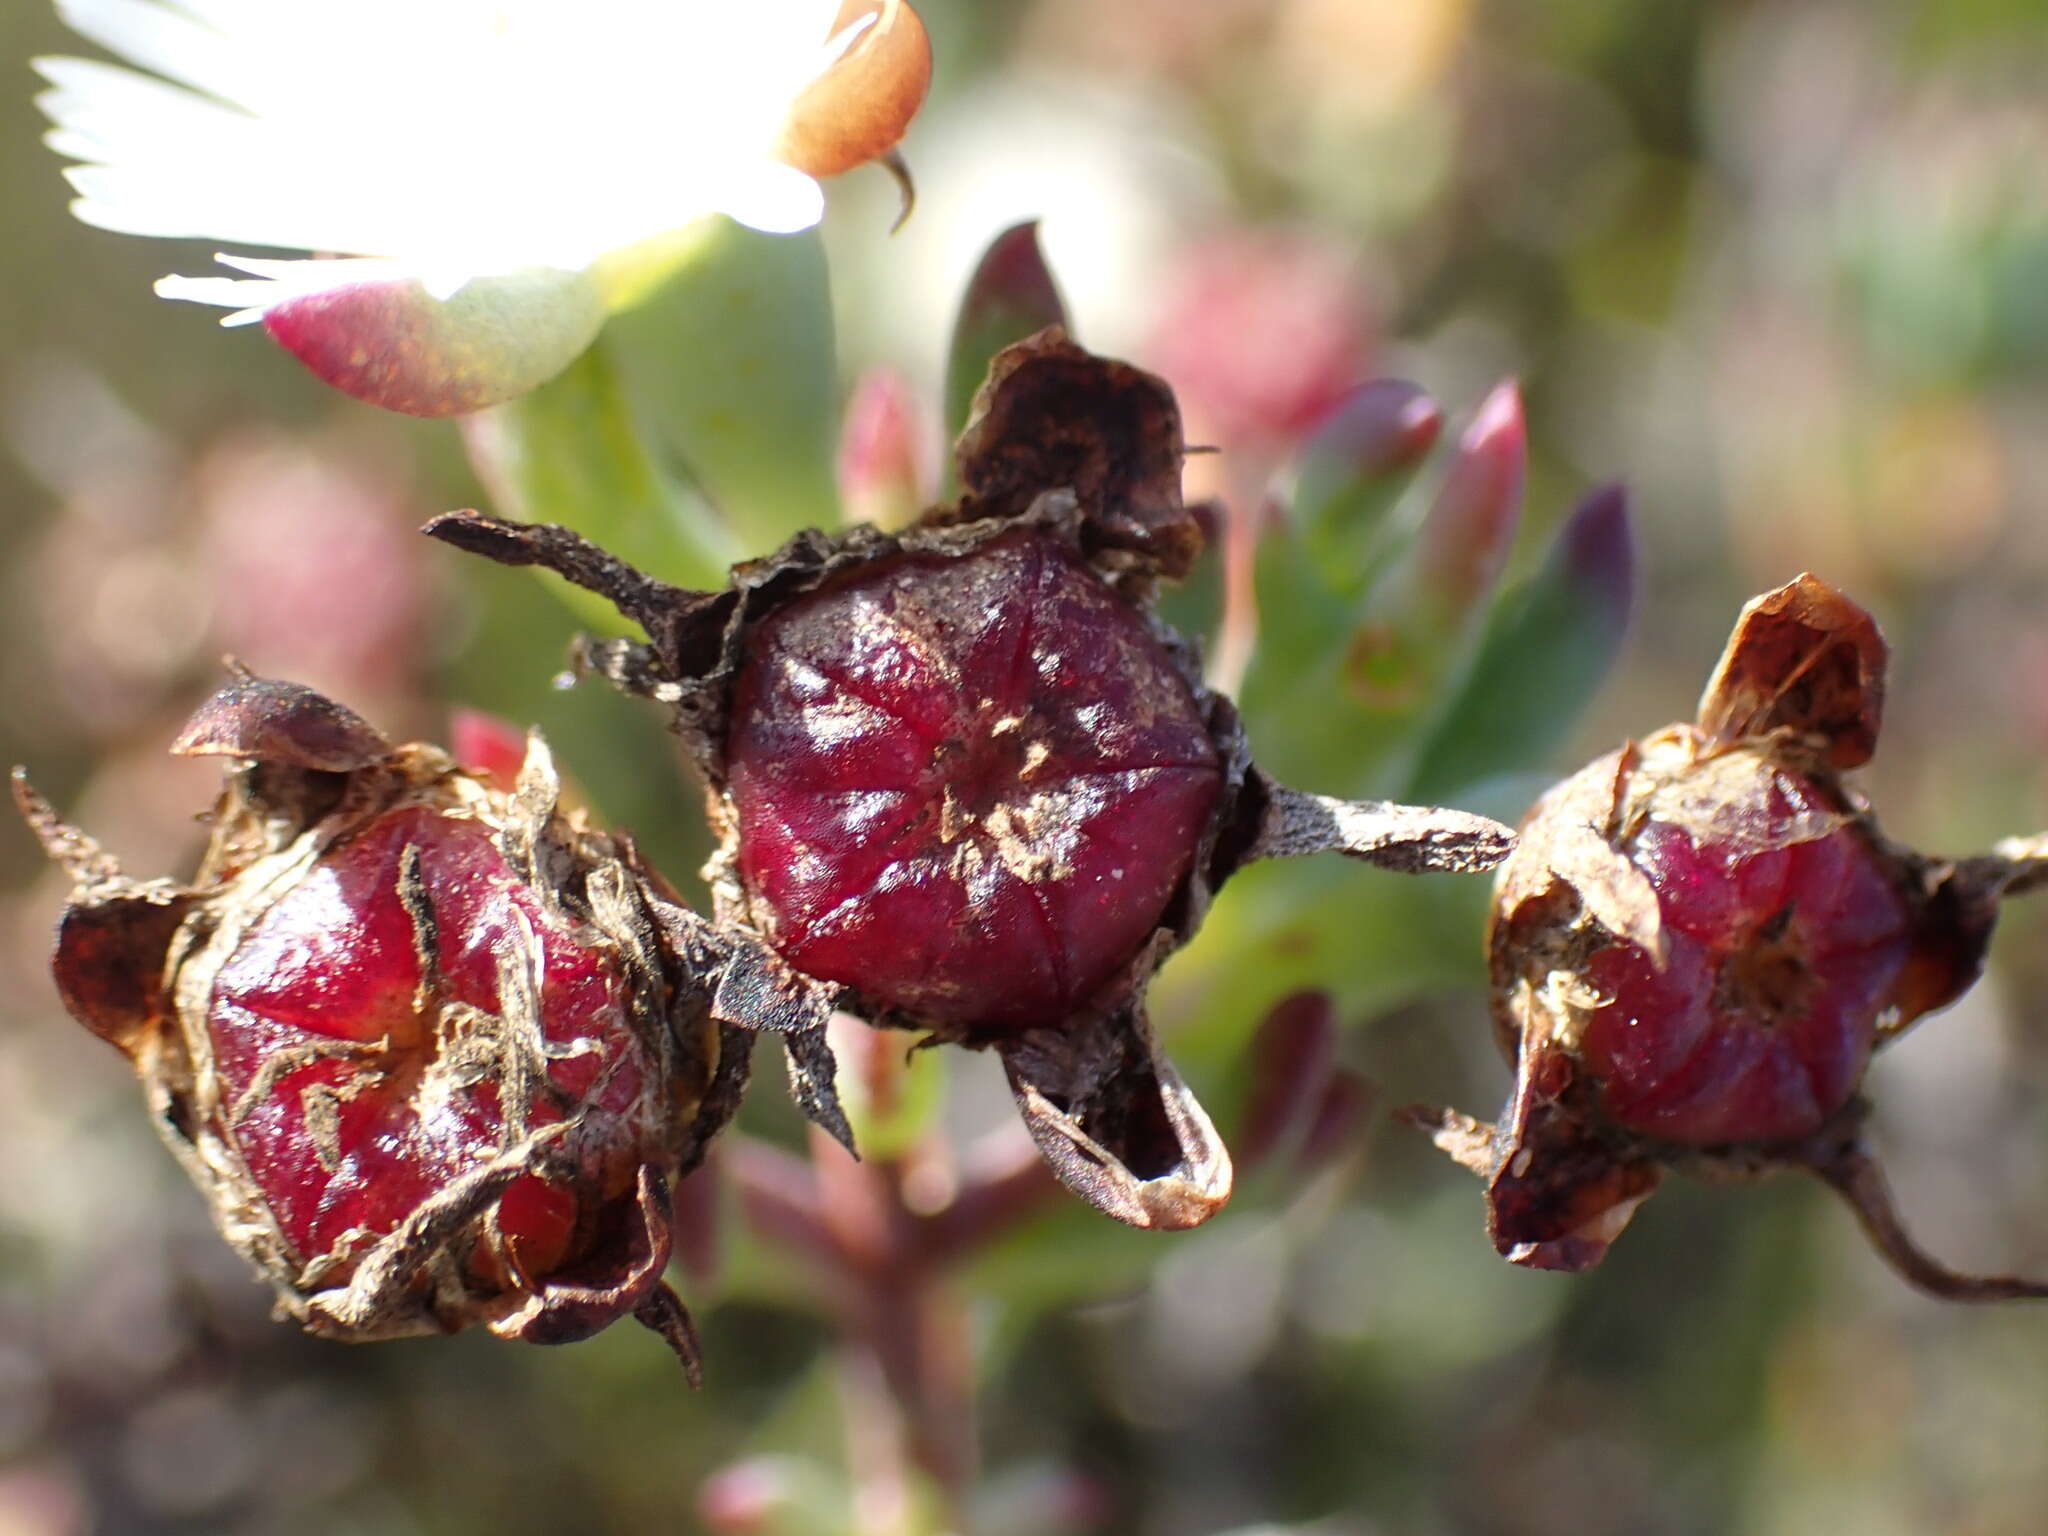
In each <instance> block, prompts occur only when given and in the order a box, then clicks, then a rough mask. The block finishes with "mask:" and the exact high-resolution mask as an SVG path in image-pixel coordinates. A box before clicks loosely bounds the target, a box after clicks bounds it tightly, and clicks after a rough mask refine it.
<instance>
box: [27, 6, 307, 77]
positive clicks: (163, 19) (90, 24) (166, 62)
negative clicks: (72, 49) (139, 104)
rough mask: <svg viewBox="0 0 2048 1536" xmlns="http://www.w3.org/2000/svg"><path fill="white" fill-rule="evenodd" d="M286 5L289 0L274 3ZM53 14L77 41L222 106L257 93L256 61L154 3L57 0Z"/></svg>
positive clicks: (217, 34) (219, 36)
mask: <svg viewBox="0 0 2048 1536" xmlns="http://www.w3.org/2000/svg"><path fill="white" fill-rule="evenodd" d="M278 3H279V4H280V5H281V6H289V5H291V4H292V3H294V0H278ZM57 14H58V15H59V16H60V17H62V18H63V21H64V24H65V25H66V26H68V27H70V28H71V30H72V31H74V32H76V33H78V34H79V35H80V36H81V37H89V38H91V39H92V40H93V41H94V42H96V43H98V44H99V45H100V46H101V47H102V48H105V49H106V50H107V51H108V52H110V53H118V54H120V55H121V56H122V57H123V58H125V59H127V60H129V61H130V62H131V63H135V64H140V65H141V66H142V67H143V68H144V69H152V70H155V71H156V72H157V73H158V74H160V75H162V76H163V77H164V78H165V79H167V80H178V81H182V82H183V83H184V84H186V85H189V86H192V87H194V88H196V89H198V90H201V91H205V92H206V93H208V94H209V95H212V96H217V97H219V98H220V99H221V100H223V101H240V100H242V99H244V93H245V92H246V91H248V90H250V89H251V88H252V87H254V88H258V89H260V87H261V82H262V70H261V64H262V62H263V61H262V60H260V59H255V58H252V57H250V55H249V53H248V50H246V49H245V48H242V47H239V46H237V44H236V42H235V40H234V39H233V38H232V37H230V36H229V35H228V34H227V33H224V32H220V31H217V30H215V29H214V28H212V27H209V26H205V25H203V24H201V23H200V22H198V21H197V20H195V19H193V18H192V17H191V16H190V15H189V14H185V13H181V12H179V11H176V10H172V9H171V8H169V7H168V6H164V5H159V4H157V3H156V0H57Z"/></svg>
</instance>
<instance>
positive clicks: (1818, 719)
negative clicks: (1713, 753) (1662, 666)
mask: <svg viewBox="0 0 2048 1536" xmlns="http://www.w3.org/2000/svg"><path fill="white" fill-rule="evenodd" d="M1885 662H1886V650H1885V643H1884V636H1883V635H1881V634H1880V633H1878V628H1877V622H1876V621H1875V620H1874V619H1872V618H1871V616H1870V615H1869V614H1868V613H1867V612H1865V611H1864V610H1863V609H1862V608H1860V607H1858V606H1857V605H1856V604H1855V603H1853V602H1851V601H1850V600H1849V599H1848V598H1847V597H1845V596H1843V594H1842V593H1840V592H1839V591H1837V590H1836V589H1835V588H1833V587H1831V586H1829V585H1828V584H1827V583H1826V582H1824V581H1822V580H1820V579H1819V578H1818V577H1816V576H1812V575H1800V576H1798V577H1796V578H1794V579H1793V580H1792V581H1789V582H1787V583H1786V584H1785V585H1784V586H1782V587H1779V588H1778V589H1777V590H1776V591H1775V592H1766V593H1765V594H1764V595H1763V596H1761V597H1756V598H1752V599H1750V601H1749V602H1748V604H1747V605H1745V606H1744V608H1743V610H1742V616H1741V617H1740V618H1739V619H1737V620H1736V623H1735V633H1734V634H1733V635H1731V636H1730V637H1729V639H1728V648H1727V649H1726V650H1725V651H1723V652H1722V653H1721V661H1720V664H1719V665H1718V666H1716V667H1715V668H1714V675H1713V677H1712V678H1711V679H1709V680H1708V683H1707V688H1706V692H1705V693H1704V694H1703V695H1701V697H1700V711H1699V727H1700V731H1701V733H1702V734H1704V735H1705V736H1706V737H1707V738H1708V739H1709V740H1711V741H1714V742H1716V743H1721V744H1726V743H1730V742H1736V741H1740V740H1742V739H1744V738H1745V737H1752V736H1767V735H1770V734H1771V733H1772V732H1774V731H1790V732H1792V733H1793V734H1795V735H1798V736H1804V737H1808V738H1811V739H1812V740H1813V741H1815V742H1816V743H1818V744H1819V746H1820V747H1821V749H1822V751H1823V753H1824V755H1825V758H1826V760H1827V762H1828V764H1829V766H1831V767H1834V768H1838V769H1844V768H1858V767H1861V766H1862V765H1863V764H1864V763H1867V762H1869V761H1870V755H1871V753H1872V752H1873V751H1875V750H1876V748H1877V733H1878V728H1879V726H1880V725H1881V724H1882V723H1883V718H1884V679H1885Z"/></svg>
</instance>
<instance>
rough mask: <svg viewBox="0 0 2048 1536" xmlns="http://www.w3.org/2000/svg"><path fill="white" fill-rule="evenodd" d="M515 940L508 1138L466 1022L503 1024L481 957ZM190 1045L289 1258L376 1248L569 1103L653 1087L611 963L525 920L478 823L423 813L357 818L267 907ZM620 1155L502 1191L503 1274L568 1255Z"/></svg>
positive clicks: (503, 1112) (617, 1183)
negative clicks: (516, 1087) (416, 894)
mask: <svg viewBox="0 0 2048 1536" xmlns="http://www.w3.org/2000/svg"><path fill="white" fill-rule="evenodd" d="M408 845H411V846H414V847H417V848H418V849H419V851H420V871H421V876H422V881H423V883H424V885H425V887H426V890H427V893H428V895H429V898H430V902H431V906H432V909H433V913H434V918H435V924H436V927H437V929H438V939H437V943H436V945H435V954H436V959H437V965H438V969H439V972H440V981H439V989H438V991H437V992H435V993H434V994H433V995H431V996H429V997H428V998H427V999H426V1000H425V1003H426V1006H425V1007H424V1008H422V1007H421V1006H419V1000H418V999H416V997H415V992H416V990H417V989H418V988H419V985H420V962H419V958H418V953H417V949H416V946H415V941H414V929H413V921H412V918H411V916H410V915H409V914H408V912H407V910H406V908H405V906H404V905H403V904H402V903H401V901H400V899H399V895H398V879H399V868H400V860H401V858H402V856H403V854H404V850H405V849H406V847H407V846H408ZM529 931H530V932H532V933H536V934H538V936H539V939H540V953H541V956H542V961H541V964H540V967H539V971H540V976H539V999H540V1009H539V1012H540V1018H541V1035H542V1037H543V1039H544V1040H545V1042H546V1046H547V1056H548V1062H547V1066H546V1074H545V1082H544V1083H541V1084H538V1085H536V1087H535V1089H534V1091H533V1092H532V1094H531V1096H530V1104H529V1108H528V1110H527V1113H526V1115H525V1117H524V1120H523V1122H522V1123H520V1124H508V1118H510V1117H508V1113H507V1104H508V1102H516V1100H517V1097H518V1095H516V1094H514V1095H508V1094H505V1093H504V1092H503V1091H502V1089H501V1085H502V1084H503V1083H504V1082H506V1081H508V1080H509V1075H510V1074H514V1073H517V1072H519V1071H520V1070H521V1063H520V1062H519V1061H518V1060H517V1059H516V1058H517V1056H518V1053H517V1052H516V1051H515V1050H514V1049H512V1047H511V1045H510V1043H509V1042H508V1041H507V1040H506V1039H505V1038H503V1037H493V1035H492V1034H491V1033H490V1032H489V1031H488V1030H487V1029H483V1030H480V1029H479V1028H478V1027H477V1022H478V1018H479V1016H494V1015H496V1014H498V1013H499V1012H500V1011H501V1007H502V1005H503V998H502V996H501V990H500V983H499V965H500V957H501V956H514V955H519V954H522V953H528V954H530V953H531V948H530V946H529V944H528V942H527V939H526V934H527V933H528V932H529ZM451 1005H452V1006H451ZM466 1010H475V1011H476V1012H475V1013H474V1014H470V1013H467V1012H466ZM207 1030H208V1033H209V1035H210V1037H211V1040H212V1046H213V1051H214V1055H215V1060H216V1065H217V1068H218V1071H219V1074H220V1080H221V1084H222V1092H223V1102H224V1104H225V1105H226V1106H227V1112H228V1115H229V1118H230V1122H231V1125H230V1130H231V1134H232V1136H233V1138H234V1141H235V1144H236V1146H237V1147H238V1148H239V1149H240V1151H241V1154H242V1157H243V1159H244V1161H245V1162H246V1163H247V1165H248V1167H249V1170H250V1173H251V1175H252V1177H253V1178H254V1179H255V1180H256V1182H257V1184H258V1185H259V1186H260V1187H261V1188H262V1190H263V1192H264V1194H265V1196H266V1197H267V1199H268V1200H269V1202H270V1205H271V1208H272V1210H273V1211H274V1212H275V1213H276V1216H277V1219H278V1222H279V1224H280V1226H281V1227H282V1228H283V1230H284V1233H285V1235H286V1237H287V1238H289V1239H290V1240H291V1242H292V1243H293V1244H294V1246H295V1247H297V1248H298V1250H299V1251H300V1253H301V1254H302V1255H303V1256H305V1257H307V1258H312V1257H316V1256H318V1255H321V1254H324V1253H327V1252H330V1251H331V1250H332V1249H333V1248H334V1247H335V1245H336V1244H338V1243H340V1242H342V1241H343V1240H344V1238H345V1237H346V1236H347V1234H349V1233H350V1232H351V1231H354V1230H360V1231H361V1232H364V1233H367V1234H371V1235H373V1236H374V1235H381V1234H384V1233H387V1232H390V1231H391V1230H392V1229H393V1228H395V1227H396V1226H397V1225H398V1224H399V1223H401V1222H403V1221H404V1220H405V1219H406V1217H407V1216H409V1215H410V1214H411V1213H412V1212H413V1211H414V1210H415V1209H417V1208H418V1207H419V1205H420V1204H421V1203H422V1202H423V1201H425V1200H426V1199H428V1198H429V1197H431V1196H432V1195H433V1194H434V1193H435V1192H436V1191H438V1190H440V1189H442V1188H444V1187H446V1185H447V1184H448V1182H449V1181H450V1180H451V1179H453V1178H455V1177H457V1176H459V1175H460V1174H462V1173H464V1172H467V1171H468V1170H470V1169H473V1168H475V1167H478V1166H480V1165H481V1164H483V1163H486V1162H488V1161H489V1160H491V1159H492V1158H493V1157H495V1156H496V1155H497V1154H498V1153H499V1152H500V1151H501V1150H502V1149H503V1148H505V1147H506V1146H507V1145H508V1144H510V1143H512V1142H516V1141H517V1140H518V1139H519V1138H520V1136H521V1135H522V1134H523V1133H524V1132H525V1131H527V1130H528V1129H530V1128H532V1127H536V1126H541V1125H546V1124H550V1123H553V1122H555V1121H558V1120H560V1119H562V1118H563V1117H564V1113H565V1110H566V1111H568V1112H572V1113H573V1111H574V1109H575V1106H576V1105H577V1104H578V1103H579V1102H580V1101H581V1100H582V1099H583V1098H584V1097H585V1096H586V1095H591V1094H593V1093H594V1094H595V1103H596V1105H597V1106H598V1108H599V1109H600V1110H602V1111H609V1112H612V1113H616V1114H620V1115H624V1114H626V1113H628V1112H629V1111H630V1110H631V1109H632V1107H633V1105H634V1102H635V1100H636V1098H637V1097H638V1095H639V1094H640V1093H641V1091H642V1088H643V1084H644V1083H645V1081H646V1074H647V1072H648V1071H649V1070H650V1068H649V1064H648V1062H647V1060H646V1058H645V1054H644V1050H643V1048H642V1047H641V1046H640V1044H639V1043H638V1041H637V1039H636V1037H635V1035H634V1033H633V1031H632V1029H631V1027H630V1023H629V1019H628V1015H627V997H626V992H625V988H624V983H623V982H622V980H621V977H620V973H619V971H618V968H617V966H616V964H615V963H614V962H613V961H612V960H611V959H610V958H609V956H607V955H606V954H604V953H602V952H601V951H598V950H595V949H591V948H587V947H585V946H584V945H583V944H581V943H579V942H578V940H577V938H576V936H575V935H573V934H572V933H570V932H569V931H567V929H566V928H565V927H564V926H562V925H561V924H560V923H559V922H558V921H556V920H554V919H551V918H549V917H548V916H547V915H546V914H545V913H544V912H543V910H542V908H541V905H540V903H539V902H538V901H537V900H536V899H535V897H534V895H533V894H532V892H531V891H529V890H528V889H527V888H526V887H524V886H523V885H522V884H521V883H520V882H519V881H518V879H517V878H516V877H515V875H514V874H513V872H512V871H511V869H509V868H508V867H507V865H506V863H505V860H504V858H503V856H502V855H501V854H500V853H499V851H498V848H497V845H496V843H495V842H494V841H493V840H492V837H491V834H490V832H489V830H488V829H487V828H485V827H484V826H482V825H480V824H479V823H477V822H474V821H466V820H461V819H457V818H453V817H448V816H442V815H439V814H436V813H434V812H431V811H427V810H423V809H410V810H402V811H395V812H392V813H391V814H388V815H386V816H384V817H382V818H381V819H379V820H377V821H375V822H373V823H372V824H371V825H370V826H368V827H367V828H365V829H364V830H363V831H362V832H361V833H359V834H358V835H356V836H355V837H353V838H351V839H350V840H349V841H347V842H346V843H344V844H342V845H340V846H339V847H337V848H335V849H333V850H332V851H330V852H329V853H328V854H327V855H326V856H325V857H324V858H323V859H322V860H321V861H320V862H319V863H318V864H317V865H316V866H315V867H314V868H313V869H312V870H311V871H310V872H309V873H308V874H307V875H306V876H305V877H304V878H303V879H301V880H300V881H299V882H298V883H297V884H296V885H295V886H293V888H292V889H291V890H289V891H288V892H286V894H285V895H284V896H283V897H282V898H281V899H280V900H279V901H278V902H277V903H276V905H274V906H273V907H272V908H271V909H270V910H269V911H268V912H267V913H266V914H265V915H264V916H263V917H262V919H261V920H260V921H259V922H258V923H257V924H256V925H255V927H254V928H253V929H252V930H251V931H250V933H249V934H248V935H247V937H246V938H245V939H244V940H243V941H242V943H241V944H240V945H239V946H238V947H237V949H236V950H235V952H234V954H233V955H232V956H231V957H230V958H229V959H228V961H227V963H226V964H225V965H224V966H223V967H222V968H221V970H220V972H219V974H218V977H217V978H216V980H215V983H214V990H213V996H212V1000H211V1005H210V1007H209V1010H208V1015H207ZM266 1071H267V1072H269V1073H270V1074H271V1076H270V1079H269V1080H268V1081H267V1082H266V1081H265V1080H264V1074H265V1073H266ZM607 1074H609V1076H607ZM252 1087H253V1088H254V1090H255V1091H254V1093H253V1095H251V1089H252ZM245 1098H247V1100H248V1102H246V1103H243V1102H242V1101H243V1100H244V1099H245ZM638 1160H639V1159H638V1154H637V1151H636V1149H635V1148H634V1147H632V1146H631V1145H630V1143H629V1144H627V1145H623V1146H620V1147H617V1148H604V1149H601V1150H599V1151H598V1152H597V1153H596V1155H595V1157H594V1160H591V1161H588V1162H587V1163H586V1164H585V1165H584V1166H581V1167H579V1170H578V1176H577V1181H576V1182H575V1183H574V1184H573V1185H572V1184H571V1183H568V1182H558V1181H555V1180H552V1179H542V1178H539V1177H536V1176H534V1175H530V1174H529V1175H524V1176H522V1177H520V1178H519V1179H518V1180H517V1181H516V1182H514V1183H513V1184H512V1185H511V1186H509V1187H508V1188H507V1189H506V1191H505V1192H504V1194H503V1196H502V1197H501V1198H500V1201H499V1205H498V1209H497V1213H496V1225H497V1227H498V1229H499V1231H500V1232H501V1233H502V1235H503V1237H504V1239H505V1240H506V1246H507V1249H508V1256H509V1258H510V1260H511V1261H512V1262H513V1263H514V1264H515V1265H516V1267H517V1268H518V1269H520V1270H524V1271H525V1272H526V1273H528V1274H531V1275H542V1274H546V1273H548V1272H549V1271H551V1270H552V1269H554V1268H556V1267H557V1266H558V1265H560V1264H562V1263H563V1262H565V1261H567V1260H569V1259H572V1258H574V1257H575V1256H576V1246H577V1244H578V1242H579V1239H580V1228H581V1227H583V1226H585V1225H587V1218H588V1217H589V1215H590V1207H591V1206H592V1205H593V1204H594V1203H595V1202H596V1201H598V1200H601V1199H603V1198H609V1197H611V1196H614V1195H616V1194H618V1193H620V1192H622V1191H623V1190H624V1189H626V1188H627V1187H629V1186H630V1182H631V1179H632V1177H633V1170H634V1168H635V1167H636V1166H637V1163H638ZM478 1262H479V1263H481V1264H484V1265H485V1267H487V1268H488V1267H489V1265H490V1263H491V1262H492V1261H489V1260H484V1259H481V1258H480V1259H479V1260H478Z"/></svg>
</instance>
